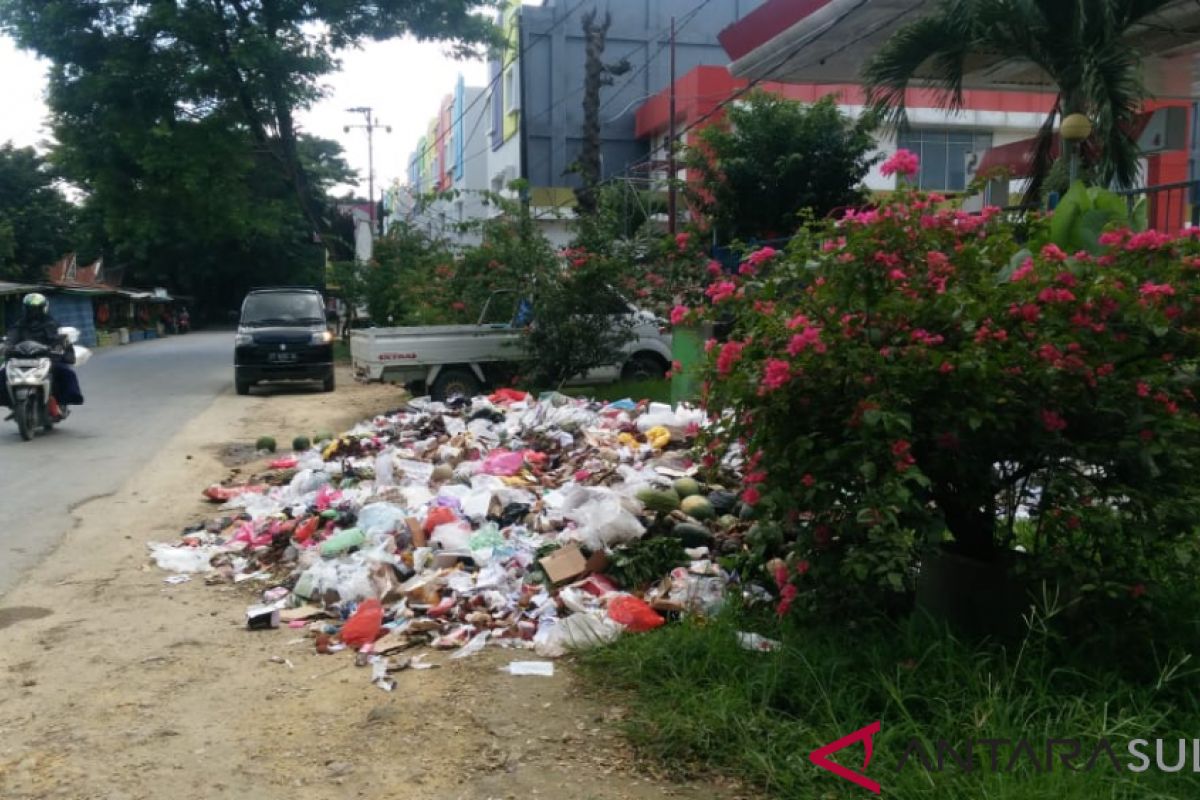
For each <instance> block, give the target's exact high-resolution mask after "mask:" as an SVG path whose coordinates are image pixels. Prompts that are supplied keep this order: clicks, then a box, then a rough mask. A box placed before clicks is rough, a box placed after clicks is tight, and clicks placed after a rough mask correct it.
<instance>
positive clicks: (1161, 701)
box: [582, 612, 1200, 800]
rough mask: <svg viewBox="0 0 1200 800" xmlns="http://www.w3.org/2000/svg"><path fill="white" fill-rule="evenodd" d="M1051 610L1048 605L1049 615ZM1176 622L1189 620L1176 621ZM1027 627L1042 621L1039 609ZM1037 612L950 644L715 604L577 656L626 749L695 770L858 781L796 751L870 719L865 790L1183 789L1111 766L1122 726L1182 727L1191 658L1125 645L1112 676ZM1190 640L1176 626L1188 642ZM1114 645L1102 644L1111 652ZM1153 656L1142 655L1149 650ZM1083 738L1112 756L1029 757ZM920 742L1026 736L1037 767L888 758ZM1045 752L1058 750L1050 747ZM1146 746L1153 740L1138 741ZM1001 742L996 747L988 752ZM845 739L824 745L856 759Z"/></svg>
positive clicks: (1190, 700)
mask: <svg viewBox="0 0 1200 800" xmlns="http://www.w3.org/2000/svg"><path fill="white" fill-rule="evenodd" d="M1053 615H1054V612H1051V613H1050V614H1049V615H1048V616H1049V617H1052V616H1053ZM1192 622H1193V625H1194V620H1193V621H1192ZM1038 627H1042V626H1041V625H1039V626H1038ZM1051 627H1052V626H1044V629H1042V630H1039V631H1038V632H1034V633H1030V634H1029V635H1028V636H1027V637H1026V639H1025V640H1024V641H1023V642H1016V643H1014V644H1012V645H1011V646H1009V647H1008V648H1002V647H1000V646H981V645H975V646H972V645H968V644H966V643H963V642H960V641H957V640H955V639H954V638H953V637H952V636H950V635H949V634H948V633H946V632H945V631H941V630H938V629H936V628H935V627H934V626H932V625H930V624H929V623H928V622H927V621H926V622H925V623H924V624H921V623H918V622H915V621H909V622H905V623H903V624H899V625H897V624H893V623H885V622H880V623H877V624H872V625H865V624H861V623H858V624H856V623H855V622H854V621H853V620H849V619H838V620H832V621H830V623H829V624H828V625H826V626H818V627H799V626H794V625H783V626H781V625H780V624H779V623H778V622H777V621H776V620H774V619H773V618H771V617H769V616H766V615H762V614H759V615H757V616H753V615H747V614H746V613H745V612H730V613H727V614H726V615H725V616H723V617H721V618H718V619H716V620H712V621H708V622H683V623H679V624H674V625H669V626H666V627H664V628H661V629H659V630H657V631H655V632H653V633H649V634H643V635H626V636H624V637H622V638H621V639H620V640H618V642H617V643H615V644H614V645H611V646H609V647H606V648H603V649H600V650H596V651H591V652H588V653H585V654H583V655H582V664H583V668H584V669H585V671H587V672H588V673H589V674H590V675H591V677H592V679H593V682H594V685H597V686H600V687H603V688H616V689H618V690H623V691H627V692H630V693H631V694H632V697H631V702H630V703H629V705H630V707H631V714H632V716H631V718H630V719H629V721H628V734H629V736H630V737H631V739H632V741H633V742H634V744H635V745H636V746H637V747H638V748H639V750H640V752H642V753H643V754H644V755H646V756H648V757H650V758H653V759H655V760H658V761H661V762H662V763H663V764H665V765H667V766H668V767H670V768H673V769H676V770H678V771H679V772H680V773H681V774H694V771H695V770H696V769H701V770H712V771H716V772H720V773H724V774H728V775H732V776H736V777H738V778H740V779H742V780H743V781H745V782H746V783H747V784H749V785H750V786H753V787H757V788H758V789H761V790H762V791H764V792H765V793H766V794H767V795H768V796H771V797H777V798H789V800H790V799H791V798H806V800H807V798H822V799H823V798H843V797H845V798H858V797H870V796H871V794H870V793H869V792H867V791H866V790H864V789H861V788H858V787H854V786H852V785H851V784H849V783H846V782H844V781H843V780H841V779H840V778H838V777H836V776H834V775H832V774H831V773H829V772H826V771H824V770H821V769H818V768H817V767H815V766H814V765H813V764H811V763H810V761H809V758H808V754H809V753H810V752H811V751H812V750H814V749H816V748H817V747H820V746H822V745H824V744H827V743H829V742H833V741H835V740H837V739H839V738H841V737H843V736H846V735H848V734H850V733H852V732H854V731H857V730H859V729H860V728H862V727H864V726H866V725H868V724H870V723H872V722H874V721H876V720H879V721H881V722H882V729H881V732H880V733H879V734H877V735H876V736H875V755H874V759H873V761H872V762H871V765H870V767H869V768H868V769H867V770H866V774H867V775H868V776H869V777H870V778H872V779H873V780H875V781H877V782H879V783H880V784H882V786H883V796H884V797H892V798H900V799H901V800H913V799H919V798H929V799H930V800H933V799H934V798H936V799H937V800H959V799H960V798H961V800H979V799H980V798H986V800H1102V799H1103V800H1165V799H1166V798H1172V800H1174V799H1175V798H1178V800H1184V798H1197V797H1200V774H1196V773H1192V771H1191V769H1192V765H1191V763H1190V760H1189V761H1188V763H1187V766H1186V769H1185V772H1183V773H1179V774H1165V773H1161V772H1158V771H1154V770H1152V771H1149V772H1146V773H1142V774H1135V773H1132V772H1129V771H1128V770H1126V769H1125V768H1124V765H1125V764H1126V763H1128V762H1129V760H1130V757H1129V755H1128V751H1127V744H1128V742H1129V740H1131V739H1134V738H1146V739H1149V740H1151V741H1153V740H1154V739H1156V738H1164V739H1167V740H1169V742H1170V745H1171V748H1174V749H1171V748H1168V750H1167V751H1166V752H1167V754H1168V755H1167V763H1168V764H1169V763H1171V762H1172V761H1173V760H1175V758H1177V755H1175V753H1176V752H1177V748H1178V744H1177V741H1176V740H1177V739H1179V738H1184V739H1187V740H1188V748H1187V752H1188V753H1189V759H1190V753H1191V744H1190V741H1191V739H1192V738H1193V737H1200V699H1198V695H1197V677H1196V674H1195V671H1194V670H1189V669H1188V668H1189V667H1191V666H1192V665H1190V664H1187V663H1186V662H1185V663H1184V665H1183V668H1182V669H1178V670H1176V671H1174V672H1172V669H1171V668H1172V666H1178V665H1179V661H1180V659H1179V657H1178V656H1174V657H1168V656H1164V655H1163V653H1162V652H1161V651H1160V652H1159V653H1158V655H1157V656H1156V655H1155V654H1154V653H1153V652H1152V651H1151V649H1150V648H1147V649H1146V650H1145V651H1143V652H1140V653H1125V654H1124V655H1125V656H1126V657H1129V658H1131V660H1134V661H1136V660H1140V665H1141V667H1142V668H1143V671H1144V672H1145V673H1146V677H1145V679H1143V680H1134V679H1132V678H1130V677H1121V676H1120V675H1119V674H1118V670H1116V669H1113V668H1111V666H1112V665H1110V664H1109V663H1105V662H1103V661H1100V660H1098V659H1097V658H1096V657H1095V656H1094V654H1093V655H1091V656H1088V657H1084V656H1082V655H1078V656H1072V652H1073V648H1076V647H1077V643H1068V642H1065V641H1062V640H1059V639H1057V638H1056V637H1055V636H1054V635H1053V634H1050V633H1048V632H1047V631H1048V630H1049V629H1050V628H1051ZM738 630H757V631H759V632H761V633H763V634H764V635H768V636H770V637H772V638H776V639H780V640H782V642H783V647H782V649H780V650H779V651H776V652H774V653H757V652H748V651H745V650H742V649H741V648H740V647H739V646H738V644H737V642H736V640H735V637H734V634H735V632H736V631H738ZM1194 641H1195V640H1194V639H1193V642H1194ZM1115 658H1116V655H1115V654H1114V659H1115ZM1156 659H1157V660H1156ZM1101 737H1107V738H1109V739H1110V740H1111V743H1112V747H1113V750H1114V752H1115V753H1116V754H1117V757H1118V758H1119V759H1120V760H1121V764H1122V770H1121V771H1120V772H1118V771H1117V770H1115V769H1114V768H1113V767H1112V765H1111V763H1110V762H1109V761H1108V760H1107V759H1104V760H1102V761H1100V763H1099V765H1098V766H1097V767H1096V768H1095V769H1094V770H1092V771H1079V772H1069V771H1066V770H1065V769H1064V768H1063V767H1062V765H1061V763H1058V764H1057V765H1056V766H1057V768H1056V769H1054V770H1051V771H1045V747H1046V742H1047V740H1049V739H1052V738H1072V739H1081V740H1084V742H1085V751H1084V753H1085V754H1084V757H1083V758H1081V759H1080V761H1079V765H1080V766H1082V765H1083V764H1084V763H1085V762H1086V760H1087V756H1088V755H1090V754H1091V752H1092V750H1093V749H1094V747H1095V746H1096V743H1097V742H1098V740H1099V739H1100V738H1101ZM914 738H917V739H919V740H920V741H922V742H923V743H924V745H925V747H926V750H927V752H928V753H929V754H930V756H931V757H935V754H936V750H935V744H934V742H936V741H937V740H939V739H944V740H947V741H948V742H950V743H951V744H952V745H953V746H955V747H958V746H961V745H962V744H963V743H964V742H965V741H966V740H969V739H976V740H979V739H986V738H996V739H1010V740H1012V741H1013V742H1014V743H1015V742H1017V741H1019V740H1020V739H1022V738H1024V739H1028V740H1029V741H1030V742H1031V743H1033V746H1034V748H1035V750H1038V751H1039V752H1040V756H1039V762H1040V763H1041V765H1042V771H1041V772H1038V771H1036V770H1035V769H1034V768H1033V766H1032V764H1031V763H1030V761H1029V759H1028V758H1024V757H1022V758H1021V759H1020V760H1019V763H1018V765H1017V767H1016V769H1015V771H1013V772H1011V773H1005V772H1003V771H1001V772H992V771H991V769H990V763H989V761H990V755H989V751H988V749H987V748H986V747H985V746H983V745H980V746H979V747H978V749H976V751H975V753H976V759H977V760H976V766H977V769H976V771H975V772H973V773H966V772H963V771H961V770H959V769H958V768H957V767H955V766H953V765H952V764H951V763H950V762H947V765H946V769H945V770H943V771H941V772H933V773H931V772H927V771H925V770H924V769H923V768H920V766H919V765H918V764H917V763H916V762H913V763H909V764H907V765H905V767H904V768H903V769H898V766H899V764H900V762H901V758H902V756H903V754H904V752H905V749H906V746H907V745H908V743H909V742H911V741H912V740H913V739H914ZM1056 752H1060V753H1061V752H1062V751H1061V750H1059V751H1056ZM1148 752H1149V754H1150V756H1151V758H1153V756H1154V751H1153V745H1151V748H1150V750H1149V751H1148ZM1011 755H1012V749H1011V748H1008V747H1004V748H1001V750H1000V765H1001V767H1002V768H1003V767H1006V766H1007V764H1008V760H1009V758H1010V757H1011ZM863 757H864V751H863V748H862V745H861V744H856V745H853V746H852V747H851V748H849V749H847V750H845V751H843V752H841V753H839V754H838V755H836V756H835V757H834V760H835V761H838V762H839V763H841V764H843V765H845V766H847V767H848V768H850V769H853V770H855V771H861V765H862V763H863Z"/></svg>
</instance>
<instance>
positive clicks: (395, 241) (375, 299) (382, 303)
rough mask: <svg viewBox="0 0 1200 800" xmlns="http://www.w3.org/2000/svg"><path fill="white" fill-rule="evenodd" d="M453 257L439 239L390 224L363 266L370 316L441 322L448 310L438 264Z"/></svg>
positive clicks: (390, 321)
mask: <svg viewBox="0 0 1200 800" xmlns="http://www.w3.org/2000/svg"><path fill="white" fill-rule="evenodd" d="M450 260H451V258H450V254H449V252H448V251H447V250H446V248H445V247H444V246H443V245H442V243H440V242H435V241H432V240H430V239H429V237H428V236H426V235H425V234H424V233H422V232H421V231H420V230H418V229H417V228H414V227H412V226H411V225H407V224H402V225H393V226H392V227H391V229H390V230H389V231H388V234H387V236H385V237H383V238H382V239H380V240H379V241H378V242H377V244H376V247H375V258H374V259H373V261H372V262H371V263H370V264H368V265H367V266H366V267H365V269H364V270H363V285H364V288H365V294H366V299H367V308H368V310H369V312H370V314H371V319H372V320H374V322H375V323H376V324H378V325H420V324H429V323H432V322H445V321H448V317H449V316H450V314H451V309H450V308H449V305H450V301H448V299H447V297H446V295H445V293H443V292H442V291H440V290H441V289H442V288H444V287H445V283H446V281H445V278H444V277H443V276H442V275H439V274H438V271H437V270H438V268H439V267H442V266H444V265H446V264H447V263H449V262H450Z"/></svg>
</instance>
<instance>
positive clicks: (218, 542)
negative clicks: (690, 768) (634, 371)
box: [150, 390, 762, 691]
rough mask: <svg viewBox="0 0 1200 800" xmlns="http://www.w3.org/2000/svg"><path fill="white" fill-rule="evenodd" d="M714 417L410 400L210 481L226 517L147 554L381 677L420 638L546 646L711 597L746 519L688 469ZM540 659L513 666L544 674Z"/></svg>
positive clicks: (549, 404) (550, 403)
mask: <svg viewBox="0 0 1200 800" xmlns="http://www.w3.org/2000/svg"><path fill="white" fill-rule="evenodd" d="M704 424H705V420H704V416H703V414H702V413H701V412H700V411H698V410H696V409H692V408H689V407H687V406H680V407H678V408H671V407H670V406H666V405H662V404H656V403H649V404H647V403H640V404H637V403H633V402H632V401H628V400H626V401H620V402H617V403H610V404H604V403H598V402H593V401H588V400H581V399H573V398H568V397H565V396H563V395H560V394H556V393H550V394H547V395H544V396H542V397H541V398H539V399H534V398H533V397H531V396H529V395H525V394H524V393H520V392H512V391H509V390H504V391H501V392H497V393H495V394H493V395H491V396H490V397H477V398H474V399H473V400H452V401H450V402H449V403H446V404H444V403H437V402H433V401H431V400H429V399H418V400H413V401H411V402H410V403H409V404H408V405H407V406H406V407H404V408H403V409H401V410H399V411H396V412H394V413H391V414H388V415H383V416H378V417H375V418H374V419H371V420H367V421H364V422H362V423H360V424H359V425H357V426H356V427H355V428H353V429H352V430H350V431H348V432H347V433H345V434H343V435H341V436H337V437H333V436H330V437H323V438H322V439H321V440H320V441H319V443H318V444H316V445H315V446H312V447H309V449H307V450H304V451H298V452H296V453H295V454H294V455H292V456H289V457H287V458H286V459H284V458H280V459H274V460H273V461H272V462H271V463H270V468H269V470H268V471H267V472H265V473H263V474H261V475H256V476H253V477H249V478H242V479H240V482H238V483H236V484H230V485H216V486H210V487H208V488H207V489H205V490H204V492H203V494H204V496H205V497H206V498H208V499H209V500H211V501H213V502H218V503H222V504H223V505H222V507H221V513H222V514H223V516H220V517H217V518H215V519H212V520H209V521H207V522H205V523H203V524H199V525H195V526H192V527H190V528H189V529H187V530H185V531H184V532H183V534H182V536H181V538H180V540H179V541H178V542H175V543H172V544H162V543H153V544H151V545H150V554H151V557H152V559H153V560H154V561H155V563H156V564H157V565H158V566H159V567H160V568H161V569H163V570H166V571H170V572H173V573H178V574H185V575H186V574H193V575H194V574H198V573H204V574H205V580H206V581H207V582H208V583H222V582H223V583H239V582H242V583H247V584H249V585H251V586H255V588H256V591H259V592H261V593H262V594H261V596H260V597H257V598H255V601H254V602H253V603H251V604H250V607H249V608H248V609H247V610H246V624H247V627H248V628H250V629H253V630H271V629H277V628H284V629H294V630H296V631H301V632H302V635H304V636H306V637H307V638H310V639H311V640H312V643H313V645H312V646H313V648H314V649H315V651H316V652H319V653H332V652H337V651H339V650H343V649H345V650H349V651H351V652H352V653H354V654H355V659H356V663H359V664H360V665H362V666H364V667H365V666H370V667H371V670H372V679H371V680H372V682H373V683H375V684H376V685H377V686H379V687H380V688H381V689H383V690H385V691H391V690H392V688H394V681H393V679H392V678H391V676H392V675H393V674H395V673H396V672H398V671H400V670H403V669H422V668H428V667H430V666H433V665H426V664H421V663H420V662H419V660H418V659H401V657H400V655H401V654H402V653H403V652H404V651H406V650H409V649H411V648H415V647H419V646H426V647H430V648H432V649H434V650H444V651H449V652H451V653H452V654H453V655H452V656H451V657H452V658H467V657H470V656H471V655H473V654H475V653H478V652H480V651H481V650H482V649H484V648H485V647H492V646H498V647H510V648H523V649H529V650H533V651H535V652H536V653H537V654H538V655H540V656H542V657H544V658H554V657H558V656H562V655H564V654H565V653H568V652H570V651H572V650H576V649H582V648H587V647H591V646H595V645H597V644H600V643H604V642H610V641H612V640H614V639H616V638H617V637H618V636H621V635H622V634H625V633H630V634H633V633H641V632H645V631H651V630H653V629H655V628H657V627H660V626H662V625H664V624H666V622H667V621H668V619H671V618H676V617H678V616H680V615H685V614H700V615H711V614H715V613H716V612H718V611H719V610H720V608H721V606H722V604H723V603H724V602H725V597H726V593H727V592H728V591H729V589H730V586H731V585H732V584H734V578H733V576H731V575H729V574H727V573H725V571H724V570H723V569H722V568H721V567H720V566H719V563H718V558H719V557H720V555H722V554H728V553H735V552H738V551H739V550H740V549H741V548H742V537H743V536H744V534H745V531H746V529H747V527H749V525H750V523H749V522H748V521H744V520H743V517H745V516H748V514H739V513H738V512H739V511H743V510H744V509H739V508H738V506H739V504H738V502H737V496H736V493H735V491H736V490H735V489H734V488H730V487H722V486H713V485H708V486H706V485H704V484H702V483H701V482H700V481H699V480H698V479H697V477H696V475H697V469H696V466H695V465H694V464H693V462H692V460H691V458H690V448H691V446H692V443H693V440H694V437H695V436H696V435H697V433H698V432H699V430H700V429H701V428H702V427H703V426H704ZM304 443H305V442H300V441H298V442H297V444H304ZM739 588H740V589H742V590H744V591H750V592H751V593H752V594H753V593H754V592H759V593H761V592H762V590H761V589H758V588H757V587H739ZM292 635H293V636H295V635H296V634H294V633H293V634H292ZM755 644H756V645H757V646H759V647H761V644H759V643H757V642H756V643H755ZM545 663H547V662H513V663H512V664H511V665H510V667H509V668H508V671H509V672H510V674H513V675H552V674H553V667H552V665H551V666H545V665H544V664H545Z"/></svg>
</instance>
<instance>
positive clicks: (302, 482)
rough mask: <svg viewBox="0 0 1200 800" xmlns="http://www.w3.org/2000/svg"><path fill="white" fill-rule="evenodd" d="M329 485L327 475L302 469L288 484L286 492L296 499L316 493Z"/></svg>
mask: <svg viewBox="0 0 1200 800" xmlns="http://www.w3.org/2000/svg"><path fill="white" fill-rule="evenodd" d="M327 483H329V475H328V474H326V473H324V472H321V471H319V470H312V469H302V470H300V471H299V472H297V473H296V476H295V477H294V478H292V482H291V483H290V484H288V492H289V493H290V494H292V495H294V496H296V497H303V496H304V495H306V494H311V493H312V492H315V491H317V490H318V489H320V488H321V487H322V486H324V485H325V484H327Z"/></svg>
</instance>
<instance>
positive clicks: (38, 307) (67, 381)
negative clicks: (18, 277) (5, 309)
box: [7, 292, 83, 420]
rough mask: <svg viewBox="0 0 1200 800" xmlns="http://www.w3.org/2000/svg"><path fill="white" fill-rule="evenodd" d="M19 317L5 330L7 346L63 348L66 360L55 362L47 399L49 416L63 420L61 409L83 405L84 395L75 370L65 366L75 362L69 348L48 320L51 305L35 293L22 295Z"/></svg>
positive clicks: (49, 319)
mask: <svg viewBox="0 0 1200 800" xmlns="http://www.w3.org/2000/svg"><path fill="white" fill-rule="evenodd" d="M21 309H22V310H21V316H20V317H19V318H18V319H17V321H16V323H15V324H14V325H13V326H12V327H11V328H9V329H8V337H7V340H8V344H9V346H10V347H11V346H15V345H17V344H20V343H21V342H38V343H39V344H44V345H46V346H47V347H62V348H64V350H66V358H65V360H64V358H61V357H59V358H55V359H54V363H53V366H52V368H51V370H52V372H51V375H52V378H51V387H52V396H51V398H50V416H51V417H53V418H54V419H56V420H57V419H62V417H63V413H62V408H61V406H66V405H72V406H78V405H83V395H82V394H81V393H80V390H79V378H78V377H76V375H75V370H73V369H71V368H70V367H69V366H67V363H66V362H71V363H73V362H74V360H75V359H74V358H72V357H71V353H72V351H71V349H70V348H71V345H70V344H69V343H68V342H67V341H66V339H65V337H64V336H62V334H60V333H59V332H58V328H59V325H58V321H57V320H55V319H54V317H52V316H50V304H49V302H48V301H47V300H46V296H45V295H43V294H40V293H38V292H33V293H31V294H27V295H25V299H24V300H23V301H22V303H21Z"/></svg>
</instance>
